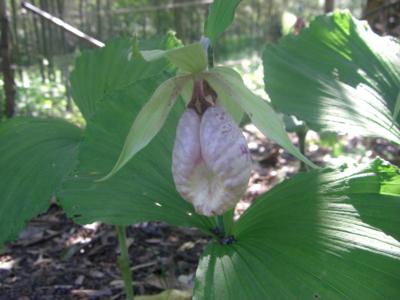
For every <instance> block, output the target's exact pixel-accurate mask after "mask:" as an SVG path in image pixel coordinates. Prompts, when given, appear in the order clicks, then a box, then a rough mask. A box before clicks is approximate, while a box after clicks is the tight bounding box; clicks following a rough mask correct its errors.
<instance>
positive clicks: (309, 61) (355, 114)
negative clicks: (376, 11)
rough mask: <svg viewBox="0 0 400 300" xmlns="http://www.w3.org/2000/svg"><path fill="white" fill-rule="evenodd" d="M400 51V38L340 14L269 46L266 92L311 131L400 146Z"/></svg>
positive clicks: (328, 16) (325, 17) (348, 14)
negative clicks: (381, 140) (378, 139)
mask: <svg viewBox="0 0 400 300" xmlns="http://www.w3.org/2000/svg"><path fill="white" fill-rule="evenodd" d="M399 53H400V43H399V42H398V40H395V39H394V38H391V37H380V36H378V35H376V34H375V33H374V32H372V30H371V29H370V28H369V26H368V25H367V24H366V23H365V22H362V21H358V20H356V19H355V18H353V17H352V16H351V15H350V13H349V12H347V11H344V12H340V11H337V12H335V13H333V14H330V15H326V16H320V17H317V18H316V19H315V20H314V21H312V22H311V24H310V27H309V28H306V29H303V30H302V32H301V34H300V35H298V36H293V35H288V36H286V37H284V38H283V39H281V41H280V42H279V44H277V45H268V46H267V47H266V49H265V51H264V55H263V60H264V75H265V76H264V80H265V87H266V91H267V92H268V94H269V96H270V97H271V101H272V104H273V106H274V107H276V108H278V109H279V110H281V111H282V112H284V113H286V114H288V115H295V116H297V117H299V118H300V119H301V120H305V121H306V122H307V124H308V125H309V126H310V127H311V128H312V129H315V130H326V131H338V132H344V133H355V134H359V135H363V136H378V137H383V138H386V139H388V140H390V141H393V142H395V143H400V130H399V121H400V118H399V115H398V114H397V113H396V99H397V97H398V94H399V90H400V56H399ZM393 116H395V117H396V120H395V122H394V124H393V120H392V118H393Z"/></svg>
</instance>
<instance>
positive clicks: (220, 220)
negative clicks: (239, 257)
mask: <svg viewBox="0 0 400 300" xmlns="http://www.w3.org/2000/svg"><path fill="white" fill-rule="evenodd" d="M216 222H217V226H218V229H219V232H220V234H221V236H225V225H224V217H223V216H217V217H216Z"/></svg>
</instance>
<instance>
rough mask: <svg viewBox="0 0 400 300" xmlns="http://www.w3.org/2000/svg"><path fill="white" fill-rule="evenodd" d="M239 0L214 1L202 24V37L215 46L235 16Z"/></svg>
mask: <svg viewBox="0 0 400 300" xmlns="http://www.w3.org/2000/svg"><path fill="white" fill-rule="evenodd" d="M239 3H240V0H214V2H213V3H212V4H211V5H210V8H209V9H208V17H207V20H206V22H205V24H204V35H205V36H206V37H208V38H209V39H210V40H211V42H212V44H213V45H215V43H216V42H217V39H218V37H219V36H220V35H221V34H222V33H223V32H224V31H225V29H226V28H228V27H229V26H230V25H231V24H232V22H233V18H234V16H235V10H236V7H237V6H238V5H239Z"/></svg>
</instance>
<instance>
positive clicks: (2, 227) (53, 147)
mask: <svg viewBox="0 0 400 300" xmlns="http://www.w3.org/2000/svg"><path fill="white" fill-rule="evenodd" d="M81 135H82V134H81V130H80V129H79V128H78V127H76V126H74V125H72V124H70V123H67V122H65V121H62V120H57V119H35V118H15V119H12V120H10V121H7V122H5V123H1V124H0V178H1V180H0V191H1V192H0V244H1V243H3V242H5V241H8V240H11V239H14V238H15V237H16V236H17V234H18V232H19V231H20V230H21V229H22V228H23V227H24V225H25V223H26V222H27V221H28V220H30V219H31V218H33V217H35V216H37V215H38V214H40V213H43V212H45V211H46V210H47V209H48V207H49V204H50V199H51V197H52V196H54V195H55V192H56V191H57V189H58V187H59V185H60V182H61V180H62V178H63V177H64V176H65V175H66V174H67V173H69V172H70V171H71V168H72V167H73V166H74V164H75V161H76V157H77V149H78V144H79V142H80V140H81Z"/></svg>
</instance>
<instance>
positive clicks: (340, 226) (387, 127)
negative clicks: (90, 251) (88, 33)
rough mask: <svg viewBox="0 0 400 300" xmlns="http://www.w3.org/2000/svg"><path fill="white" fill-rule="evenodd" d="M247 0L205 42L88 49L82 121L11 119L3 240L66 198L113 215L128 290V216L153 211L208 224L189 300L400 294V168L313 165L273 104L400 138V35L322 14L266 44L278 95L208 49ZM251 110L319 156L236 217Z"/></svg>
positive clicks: (126, 42) (211, 20) (78, 75)
mask: <svg viewBox="0 0 400 300" xmlns="http://www.w3.org/2000/svg"><path fill="white" fill-rule="evenodd" d="M239 2H240V1H227V0H226V1H224V0H220V1H214V3H213V4H212V5H211V6H210V11H209V16H208V19H207V22H206V25H205V36H206V37H207V38H208V41H209V42H210V45H207V40H206V39H203V40H202V42H198V43H193V44H190V45H186V46H183V45H181V44H180V43H179V42H178V41H177V40H176V38H175V37H174V36H173V35H172V34H168V35H167V36H166V37H165V39H163V40H161V41H158V42H155V41H150V42H149V41H140V42H139V41H136V40H133V41H132V40H130V39H126V38H122V39H116V40H113V41H110V42H109V43H107V45H106V47H105V48H103V49H98V50H95V51H90V52H85V53H83V54H82V55H81V56H80V57H79V58H78V59H77V61H76V65H75V70H74V72H73V73H72V75H71V84H72V93H73V97H74V101H75V103H76V105H77V106H78V107H79V109H80V111H81V113H82V115H83V117H84V118H85V121H86V124H87V126H86V128H85V129H80V128H78V127H77V126H75V125H72V124H70V123H68V122H66V121H63V120H59V119H48V118H47V119H41V118H28V117H24V118H15V119H13V120H10V121H7V122H5V123H3V124H1V125H0V178H1V180H0V191H1V195H0V229H1V231H0V241H2V242H4V241H7V240H10V239H12V238H15V236H16V234H17V233H18V232H19V230H20V229H22V228H23V226H24V223H25V221H27V220H29V219H30V218H32V217H33V216H35V215H37V214H38V213H40V212H43V211H45V210H46V209H47V207H48V205H49V199H50V197H51V196H52V195H55V196H56V197H57V199H58V201H59V203H60V204H61V205H62V207H63V209H64V210H65V211H66V212H67V214H68V215H69V216H70V217H71V218H72V219H73V220H74V221H75V222H77V223H79V224H85V223H90V222H93V221H102V222H106V223H109V224H113V225H115V226H117V227H116V228H117V231H118V236H119V240H120V246H121V259H120V260H119V265H120V267H121V271H122V273H123V278H124V282H125V284H126V294H127V297H128V299H132V298H133V292H132V284H131V280H132V276H131V273H130V271H129V266H128V255H127V251H126V248H125V247H126V246H125V243H124V239H125V229H124V228H125V227H124V226H127V225H130V224H134V223H138V222H143V221H163V222H166V223H169V224H171V225H177V226H190V227H196V228H198V229H199V230H201V231H203V232H205V233H206V234H209V235H210V236H211V237H212V241H211V242H210V244H209V245H208V247H207V248H206V250H205V251H204V253H203V255H202V257H201V259H200V262H199V265H198V269H197V272H196V281H195V288H194V291H193V299H207V300H209V299H240V300H242V299H341V298H349V299H396V298H398V297H399V296H400V290H399V287H398V282H399V279H400V277H399V274H400V240H399V239H400V218H399V217H398V216H399V213H400V171H399V168H398V167H396V166H393V165H390V164H389V163H387V162H385V161H383V160H381V159H379V158H378V159H376V160H374V161H372V162H371V163H370V164H368V165H366V166H342V167H341V168H339V169H332V168H326V169H322V168H318V167H316V166H315V165H314V164H313V163H312V162H310V161H309V160H308V159H307V158H306V157H304V155H303V154H302V153H301V152H300V151H299V150H298V149H297V148H296V147H294V146H293V145H292V143H291V142H290V140H289V138H288V136H287V133H286V131H285V130H284V122H283V121H282V119H281V117H280V115H279V114H278V113H277V112H276V111H275V109H274V108H273V106H274V107H275V108H279V109H280V110H281V111H282V112H284V113H286V114H288V115H294V116H296V117H298V118H300V119H301V120H304V121H305V122H306V124H307V127H309V128H312V129H316V130H320V131H321V130H325V129H326V130H329V131H343V130H345V128H352V129H357V130H359V133H360V134H362V135H367V136H381V137H383V138H387V139H388V140H391V141H393V142H395V143H397V144H398V143H399V141H400V129H399V116H398V114H397V111H398V109H397V108H398V106H399V105H398V101H399V100H398V99H399V98H398V91H399V86H400V84H399V82H400V74H399V72H398V70H399V66H400V62H399V58H398V56H395V55H391V53H396V51H397V52H399V44H398V43H397V42H394V41H392V40H389V39H388V38H382V37H378V36H376V35H375V34H374V33H372V32H371V31H370V30H369V28H368V27H367V26H366V25H365V24H364V23H362V22H360V21H358V20H355V19H354V18H353V17H352V16H351V15H350V14H349V13H348V12H335V13H333V14H331V15H326V16H321V17H318V18H316V19H315V20H314V21H313V22H312V23H311V25H310V27H309V28H306V29H304V30H303V31H302V32H301V33H300V34H299V35H298V36H292V35H288V36H286V37H285V38H284V39H283V40H282V41H281V42H280V44H278V45H269V46H267V47H266V50H265V52H264V71H265V86H266V91H267V92H268V94H269V96H270V97H271V99H270V101H271V102H269V101H266V100H264V99H261V98H260V97H258V96H256V95H254V94H253V93H252V92H251V91H250V90H249V89H248V88H247V87H246V86H245V85H244V83H243V81H242V79H241V77H240V75H239V74H238V73H237V72H235V71H234V70H232V69H230V68H227V67H223V66H215V63H214V62H213V59H212V49H213V48H212V47H213V46H214V45H215V44H216V43H217V42H218V37H219V35H220V34H221V33H222V32H223V31H224V30H225V28H226V27H227V26H229V24H230V23H231V22H232V20H233V16H234V11H235V8H236V6H237V5H238V3H239ZM379 43H382V44H385V45H386V46H387V47H389V46H390V48H391V50H392V51H393V52H390V53H388V49H387V48H383V49H380V48H378V47H377V46H376V45H377V44H379ZM272 105H273V106H272ZM244 114H247V115H248V117H249V118H250V120H251V121H252V122H253V123H254V124H255V125H256V126H257V127H258V128H259V129H260V131H261V132H263V133H264V134H265V135H266V136H267V137H268V138H270V139H272V140H274V141H275V142H277V143H278V144H280V145H281V146H282V147H284V148H285V149H286V150H287V151H289V152H290V153H291V154H293V155H294V156H296V157H297V158H299V159H300V160H302V161H303V162H304V163H306V164H308V166H309V167H310V168H311V169H310V170H309V171H308V172H302V173H299V174H297V175H295V176H294V177H292V178H291V179H289V180H286V181H284V182H282V183H281V184H279V185H277V186H276V187H274V188H273V189H272V190H270V191H268V192H266V193H265V194H262V195H260V196H259V197H258V198H257V199H256V201H255V203H254V204H253V205H252V206H251V207H250V208H249V209H248V210H247V211H245V213H244V214H243V215H242V216H241V217H240V218H239V220H238V221H236V222H234V220H233V214H232V207H234V205H235V203H236V202H237V201H238V200H239V198H240V196H241V194H242V193H243V190H244V188H245V186H246V184H247V180H248V176H249V171H250V165H249V161H248V158H249V156H248V153H247V152H248V151H247V148H246V147H245V146H246V145H245V143H244V139H243V137H242V136H241V133H240V130H239V127H238V125H237V124H239V121H240V120H241V118H242V116H243V115H244ZM305 128H306V127H305ZM185 200H186V201H185ZM377 278H379V279H377Z"/></svg>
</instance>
